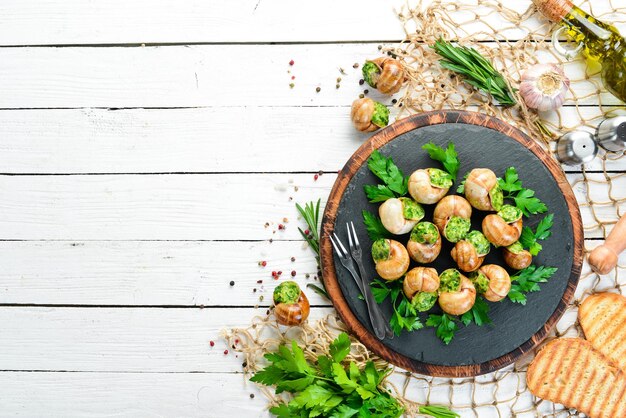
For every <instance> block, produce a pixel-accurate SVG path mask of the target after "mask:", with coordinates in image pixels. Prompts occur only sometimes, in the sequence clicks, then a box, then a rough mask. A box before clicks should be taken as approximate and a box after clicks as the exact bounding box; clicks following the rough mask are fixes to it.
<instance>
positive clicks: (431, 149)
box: [422, 142, 461, 181]
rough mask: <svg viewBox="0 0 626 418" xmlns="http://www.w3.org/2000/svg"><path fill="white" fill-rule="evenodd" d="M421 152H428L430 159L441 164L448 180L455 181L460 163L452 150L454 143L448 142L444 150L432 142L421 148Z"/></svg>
mask: <svg viewBox="0 0 626 418" xmlns="http://www.w3.org/2000/svg"><path fill="white" fill-rule="evenodd" d="M422 149H423V150H426V151H427V152H428V155H429V156H430V158H432V159H433V160H435V161H439V162H440V163H441V164H443V168H444V169H445V170H446V171H447V172H448V174H449V175H450V180H452V181H456V175H457V174H458V172H459V167H460V166H461V162H460V161H459V156H458V154H457V153H456V150H455V149H454V143H452V142H450V143H449V144H448V148H446V149H445V150H444V149H443V148H441V147H440V146H438V145H435V144H434V143H433V142H429V143H428V144H425V145H424V146H422Z"/></svg>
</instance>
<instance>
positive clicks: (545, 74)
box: [519, 64, 570, 112]
mask: <svg viewBox="0 0 626 418" xmlns="http://www.w3.org/2000/svg"><path fill="white" fill-rule="evenodd" d="M569 85H570V80H569V78H567V76H566V75H565V73H564V72H563V69H562V68H561V67H559V66H557V65H555V64H536V65H533V66H532V67H530V68H528V69H527V70H526V72H524V74H523V75H522V80H521V83H520V89H519V92H520V95H521V96H522V98H523V99H524V102H525V103H526V105H527V106H528V107H529V108H531V109H536V110H538V111H541V112H543V111H547V110H554V109H557V108H559V107H561V106H562V105H563V102H564V101H565V94H566V93H567V90H568V89H569Z"/></svg>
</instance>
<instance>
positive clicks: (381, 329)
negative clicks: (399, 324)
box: [355, 258, 393, 340]
mask: <svg viewBox="0 0 626 418" xmlns="http://www.w3.org/2000/svg"><path fill="white" fill-rule="evenodd" d="M355 261H356V265H357V268H358V269H359V273H361V284H362V287H363V297H364V298H365V303H366V304H367V309H368V311H369V313H370V321H371V322H372V327H373V328H374V334H375V335H376V337H377V338H378V339H379V340H382V339H383V338H385V337H387V338H393V331H392V330H391V327H390V326H389V323H388V322H387V320H386V319H385V317H384V316H383V311H382V310H381V309H380V306H379V305H378V304H377V303H376V300H375V299H374V294H373V293H372V288H371V287H370V286H369V284H368V283H367V282H366V281H365V277H366V276H365V275H364V274H363V270H364V269H363V267H362V266H361V260H359V259H358V258H357V259H356V260H355Z"/></svg>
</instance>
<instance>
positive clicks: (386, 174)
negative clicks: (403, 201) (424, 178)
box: [367, 150, 408, 196]
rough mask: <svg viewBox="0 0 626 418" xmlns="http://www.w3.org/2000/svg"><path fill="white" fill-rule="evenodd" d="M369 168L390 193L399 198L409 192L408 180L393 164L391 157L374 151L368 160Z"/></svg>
mask: <svg viewBox="0 0 626 418" xmlns="http://www.w3.org/2000/svg"><path fill="white" fill-rule="evenodd" d="M367 166H368V167H369V169H370V171H371V172H372V173H374V175H375V176H376V177H378V178H379V179H381V180H382V181H383V183H385V185H386V186H387V187H388V188H389V190H390V191H392V192H393V193H396V194H397V195H399V196H404V195H405V194H407V192H408V178H406V177H404V173H402V170H400V169H399V168H398V166H397V165H396V164H395V163H394V162H393V159H392V158H391V157H385V156H384V155H382V154H381V153H380V151H378V150H374V151H373V152H372V154H371V155H370V158H369V159H368V160H367Z"/></svg>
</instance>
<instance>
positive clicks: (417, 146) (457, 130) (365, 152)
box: [320, 111, 583, 377]
mask: <svg viewBox="0 0 626 418" xmlns="http://www.w3.org/2000/svg"><path fill="white" fill-rule="evenodd" d="M394 140H395V141H394ZM430 140H433V142H435V143H436V144H438V145H440V146H444V147H445V145H446V144H447V142H449V141H452V142H454V143H455V145H456V148H457V151H458V152H459V158H460V160H461V163H462V166H461V170H460V171H459V180H460V178H461V177H462V176H463V175H464V174H465V173H466V172H467V171H469V170H470V169H471V168H476V167H489V168H492V169H493V170H494V171H495V172H496V174H497V175H503V173H504V169H505V168H506V167H508V166H511V165H512V166H515V167H516V168H517V169H518V172H519V174H520V179H521V180H522V181H523V182H524V186H525V187H528V188H531V189H534V190H535V191H536V192H537V196H538V197H539V198H540V199H541V200H542V201H544V202H546V203H547V205H548V208H549V211H550V212H552V213H554V214H555V217H554V219H555V222H554V227H553V236H552V237H551V238H549V239H548V240H546V241H544V250H543V251H542V252H541V253H540V254H539V256H538V257H537V258H536V260H535V261H536V263H537V264H538V265H550V266H556V267H559V270H558V271H557V273H556V274H555V275H554V276H553V277H552V278H551V279H550V280H549V281H548V283H543V284H542V290H541V291H540V292H535V293H532V294H529V296H528V303H527V306H522V305H519V304H513V303H512V302H510V301H508V300H504V301H502V302H500V303H498V304H491V312H490V315H491V316H492V319H493V320H494V322H493V324H491V325H488V326H483V327H477V326H476V325H473V324H472V325H470V326H468V327H463V326H461V330H460V331H458V332H457V334H456V336H455V338H454V340H453V341H452V342H451V343H450V345H448V346H446V345H444V344H443V343H441V341H439V339H438V338H437V337H436V335H435V332H434V329H432V328H427V329H422V330H418V331H414V332H411V333H406V332H403V333H402V335H401V336H400V337H395V338H393V339H391V340H387V339H386V340H383V341H379V340H378V339H377V338H376V337H375V336H374V334H373V333H372V330H371V326H370V324H369V321H368V320H367V313H366V310H365V304H364V302H363V301H361V300H360V299H358V289H357V287H356V285H355V284H354V282H353V281H352V280H351V279H350V278H349V276H348V273H347V272H346V271H345V270H344V269H343V267H342V266H341V265H340V264H339V263H337V264H336V263H335V261H336V259H335V256H334V255H333V251H332V246H331V243H330V240H329V239H328V236H329V234H331V233H332V232H333V231H334V230H335V224H336V223H338V226H337V231H336V232H337V233H338V234H339V236H340V238H342V239H345V240H346V241H347V239H346V234H345V226H344V224H345V222H346V221H354V224H355V227H356V228H357V234H358V236H359V240H360V241H361V243H362V244H363V247H364V264H365V269H366V274H368V276H369V275H371V277H370V279H373V278H374V277H376V276H375V271H374V269H373V262H372V261H371V260H370V257H369V251H368V250H369V246H370V245H371V240H370V239H369V238H368V237H367V235H366V233H365V228H364V226H363V223H362V218H361V210H362V209H368V210H370V211H372V212H374V213H376V212H377V207H378V205H377V204H370V203H368V202H367V199H366V197H365V194H364V192H363V190H362V185H363V184H376V183H377V181H376V179H375V177H374V176H373V175H372V174H371V173H369V171H368V169H367V164H366V161H367V159H368V158H369V156H370V154H371V152H372V151H373V150H374V149H378V148H380V149H381V152H382V153H383V154H385V155H390V156H392V157H393V158H394V160H395V161H396V163H397V164H398V165H399V166H400V168H401V169H402V170H403V171H404V172H405V174H410V172H411V171H413V170H415V169H418V168H426V167H429V166H434V167H437V166H439V165H438V163H437V162H434V161H432V160H429V159H428V156H427V154H426V152H425V151H423V150H422V149H421V146H422V145H423V144H424V143H426V142H428V141H430ZM392 141H394V142H393V143H392ZM472 160H473V161H472ZM453 188H456V184H455V186H453ZM450 193H454V190H452V189H451V191H450ZM431 214H432V205H429V207H427V217H426V218H425V219H429V217H430V216H431ZM474 217H475V216H474V215H473V216H472V218H473V220H472V222H473V224H474V227H476V226H478V227H479V225H480V223H479V221H478V222H476V220H475V219H474ZM533 218H535V219H534V220H533ZM538 219H540V216H535V217H531V221H530V222H529V223H528V224H530V225H532V226H534V224H536V223H537V222H538ZM477 223H478V225H476V224H477ZM399 240H400V241H401V242H404V241H406V240H405V237H401V238H400V239H399ZM320 247H321V248H320V251H321V266H322V275H323V279H324V283H325V285H326V289H327V291H328V294H329V296H330V298H331V300H332V302H333V304H334V306H335V308H336V309H337V311H338V313H339V315H340V316H341V318H342V319H343V321H344V322H345V323H346V325H347V326H348V328H349V329H350V330H351V332H352V333H353V334H354V335H356V337H357V338H358V339H359V340H360V341H361V342H363V344H365V345H366V346H367V347H368V348H369V349H371V350H372V351H374V352H375V353H376V354H378V355H379V356H381V357H382V358H384V359H386V360H387V361H389V362H391V363H393V364H395V365H398V366H400V367H402V368H404V369H407V370H410V371H414V372H418V373H422V374H427V375H432V376H446V377H466V376H475V375H479V374H484V373H488V372H492V371H494V370H497V369H499V368H502V367H504V366H506V365H508V364H511V363H512V362H514V361H515V360H516V359H518V358H519V357H520V356H522V355H523V354H524V353H527V352H529V351H531V350H532V349H533V348H535V347H536V346H537V345H538V344H539V343H540V342H541V341H542V340H543V339H544V338H545V337H546V335H547V334H548V332H549V331H550V330H551V329H552V327H554V325H555V324H556V323H557V321H558V320H559V318H560V317H561V316H562V315H563V313H564V312H565V309H566V307H567V305H568V304H569V302H570V301H571V299H572V297H573V295H574V291H575V289H576V285H577V283H578V278H579V276H580V270H581V265H582V254H583V229H582V222H581V218H580V212H579V209H578V205H577V203H576V199H575V197H574V194H573V192H572V189H571V187H570V185H569V183H568V182H567V179H566V178H565V175H564V173H563V171H562V170H561V167H560V166H559V165H558V163H557V162H556V161H555V160H554V159H553V158H552V157H551V156H550V155H549V154H548V153H547V152H546V151H544V150H543V149H542V148H541V147H540V146H539V145H538V144H537V143H536V142H535V141H533V140H532V139H530V138H529V137H528V136H527V135H525V134H524V133H523V132H521V131H519V130H518V129H516V128H514V127H512V126H511V125H509V124H507V123H505V122H503V121H501V120H499V119H496V118H493V117H489V116H486V115H483V114H479V113H474V112H465V111H435V112H428V113H423V114H420V115H415V116H411V117H409V118H406V119H403V120H401V121H399V122H396V123H394V124H393V125H391V126H389V127H387V128H385V129H383V130H381V131H379V132H378V133H376V134H375V135H373V136H372V137H371V138H370V139H369V140H368V141H366V142H365V143H364V144H363V145H362V146H361V147H359V149H358V150H357V151H356V152H355V153H354V155H353V156H352V157H351V158H350V159H349V160H348V162H347V163H346V165H345V166H344V167H343V169H342V170H341V172H340V173H339V176H338V178H337V180H336V182H335V184H334V186H333V188H332V190H331V193H330V197H329V200H328V203H327V205H326V210H325V212H324V216H323V219H322V233H321V243H320ZM450 248H451V247H450V246H449V244H448V246H447V247H446V246H445V245H444V249H442V252H441V255H440V256H439V258H438V260H437V261H436V262H435V263H434V264H435V265H434V267H436V268H437V270H438V271H440V272H441V271H442V269H443V268H447V267H453V266H454V265H453V261H452V259H451V257H450V256H449V249H450ZM337 261H338V260H337ZM488 262H492V263H497V264H500V265H504V263H503V261H502V258H501V255H500V252H499V251H497V250H495V249H492V252H491V253H490V254H489V255H488V258H487V260H486V261H485V263H488ZM336 265H337V266H338V269H336V268H335V266H336ZM382 307H383V311H384V312H385V314H386V317H387V318H388V317H389V316H390V315H391V312H392V310H391V306H390V303H389V302H388V301H385V303H384V304H383V305H382Z"/></svg>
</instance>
